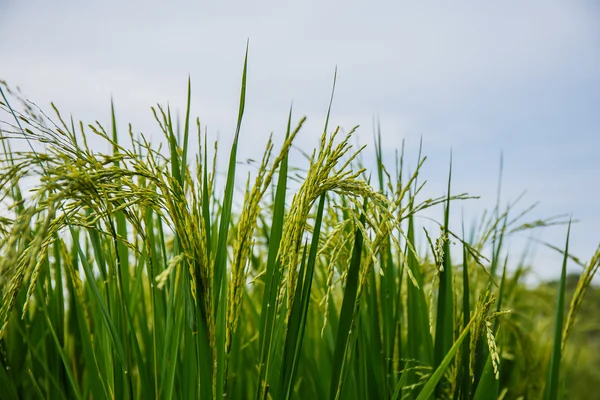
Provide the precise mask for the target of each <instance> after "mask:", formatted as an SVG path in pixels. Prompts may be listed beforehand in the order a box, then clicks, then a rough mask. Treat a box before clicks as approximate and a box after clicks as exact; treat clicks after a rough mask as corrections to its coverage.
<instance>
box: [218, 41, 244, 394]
mask: <svg viewBox="0 0 600 400" xmlns="http://www.w3.org/2000/svg"><path fill="white" fill-rule="evenodd" d="M247 71H248V47H247V46H246V55H245V57H244V70H243V72H242V88H241V93H240V107H239V112H238V120H237V126H236V129H235V136H234V138H233V144H232V146H231V154H230V157H229V169H228V171H227V181H226V184H225V195H224V197H223V202H222V204H223V208H222V210H221V220H220V224H219V233H218V235H219V236H218V241H217V249H216V253H215V263H214V286H213V287H214V292H215V293H214V303H213V304H214V308H215V313H216V315H215V317H216V330H217V340H216V342H217V343H216V344H217V359H216V360H215V361H216V374H217V376H216V388H215V390H216V391H215V397H216V398H221V397H222V395H223V386H224V384H225V371H226V363H227V360H226V358H227V355H226V354H225V353H226V349H225V330H226V324H227V320H226V315H227V313H226V309H227V305H226V299H227V279H226V278H225V275H226V273H227V238H228V236H229V224H230V220H231V207H232V203H233V190H234V184H235V167H236V164H237V147H238V139H239V136H240V130H241V127H242V117H243V116H244V108H245V105H246V74H247Z"/></svg>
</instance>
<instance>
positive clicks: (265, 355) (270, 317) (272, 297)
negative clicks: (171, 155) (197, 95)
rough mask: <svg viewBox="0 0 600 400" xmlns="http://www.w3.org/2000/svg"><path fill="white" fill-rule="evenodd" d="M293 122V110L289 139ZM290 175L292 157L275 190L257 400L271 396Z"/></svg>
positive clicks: (284, 163) (284, 165) (282, 167)
mask: <svg viewBox="0 0 600 400" xmlns="http://www.w3.org/2000/svg"><path fill="white" fill-rule="evenodd" d="M291 122H292V108H291V107H290V113H289V116H288V122H287V131H286V138H287V137H289V135H290V129H291ZM287 174H288V156H287V154H286V156H285V157H284V158H283V160H282V161H281V164H280V166H279V176H278V178H277V188H276V190H275V202H274V205H273V222H272V225H271V231H270V234H269V249H268V255H267V266H266V272H265V292H264V295H263V301H262V308H261V313H260V330H259V350H258V351H259V355H260V359H259V373H258V386H257V388H258V390H257V393H256V400H260V399H262V398H264V397H265V396H266V395H267V379H266V375H267V371H268V369H269V364H270V353H271V350H272V344H271V343H272V337H273V331H274V323H275V311H276V308H277V307H276V304H277V295H278V292H279V287H280V285H281V277H282V269H281V264H280V263H279V262H278V260H277V253H278V252H279V246H280V243H281V237H282V235H283V221H284V218H285V195H286V189H287V178H288V177H287Z"/></svg>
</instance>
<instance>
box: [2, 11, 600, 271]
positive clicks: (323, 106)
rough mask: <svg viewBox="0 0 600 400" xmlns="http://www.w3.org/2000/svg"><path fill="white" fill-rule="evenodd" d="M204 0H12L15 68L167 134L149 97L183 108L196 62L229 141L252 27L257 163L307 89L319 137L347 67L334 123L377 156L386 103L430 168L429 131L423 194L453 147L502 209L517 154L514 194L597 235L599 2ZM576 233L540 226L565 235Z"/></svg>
mask: <svg viewBox="0 0 600 400" xmlns="http://www.w3.org/2000/svg"><path fill="white" fill-rule="evenodd" d="M202 3H203V2H195V3H194V4H192V2H171V3H169V6H168V7H166V6H165V4H166V3H164V2H153V1H145V2H139V1H130V2H123V1H103V2H94V3H93V4H86V2H67V1H55V2H47V1H28V2H16V1H6V0H0V79H2V80H5V81H7V82H8V84H9V85H11V86H13V87H14V86H19V87H20V88H21V89H22V91H23V92H24V93H25V94H26V95H27V97H28V98H29V99H30V100H32V101H34V102H35V103H36V104H38V105H39V106H40V107H41V108H42V109H44V110H50V107H49V103H50V102H51V101H53V102H54V103H55V104H56V105H57V106H58V108H59V109H60V110H61V112H62V113H64V114H66V115H68V114H72V115H73V116H74V118H76V119H80V120H83V121H84V122H86V123H91V122H93V121H95V120H98V121H100V122H101V123H104V124H105V125H107V126H108V124H109V118H110V99H111V96H112V98H113V99H114V101H115V106H116V113H117V118H118V120H119V126H120V128H121V131H122V132H124V131H125V128H126V126H127V123H129V122H131V123H132V124H133V126H134V130H135V131H136V132H139V131H141V132H144V134H146V135H147V136H150V137H153V138H155V139H156V140H159V139H160V133H159V131H158V130H157V126H156V124H155V122H154V120H153V117H152V114H151V112H150V106H153V105H155V104H156V103H161V104H166V103H167V102H168V103H169V104H170V105H171V108H172V109H178V110H181V111H182V112H183V110H184V105H185V98H186V85H187V79H188V76H190V77H191V81H192V113H193V114H194V115H197V116H199V117H200V119H201V122H202V124H203V126H206V127H207V129H208V132H209V135H210V137H211V138H213V139H217V138H218V139H219V143H220V145H221V148H222V149H225V150H227V148H228V145H229V144H230V143H231V140H232V138H233V132H234V130H235V124H236V118H237V107H238V102H239V90H240V83H241V71H242V66H243V59H244V53H245V50H246V44H247V42H248V41H249V56H248V84H247V98H246V105H247V106H246V111H245V115H244V121H243V124H242V132H241V137H240V155H239V157H240V159H246V158H258V157H259V156H260V155H261V154H262V152H263V150H264V146H265V144H266V140H267V138H268V136H269V134H270V133H273V134H274V139H275V143H281V141H282V140H283V135H284V128H285V124H286V119H287V114H288V111H289V108H290V105H291V104H292V103H293V115H294V118H295V120H296V121H297V120H298V119H299V118H300V117H302V116H307V117H308V120H307V123H306V125H305V127H304V129H303V130H302V131H301V133H300V135H299V137H298V140H297V145H298V147H299V148H301V149H303V150H305V151H310V150H311V149H312V148H314V147H315V146H316V145H318V139H319V137H320V135H321V130H322V127H323V123H324V119H325V114H326V111H327V105H328V102H329V97H330V93H331V86H332V82H333V75H334V70H335V68H336V67H337V71H338V73H337V84H336V92H335V98H334V103H333V107H332V117H331V124H332V125H333V126H337V125H339V126H341V127H342V129H344V130H346V131H348V130H349V129H351V128H352V127H354V126H356V125H360V127H359V129H358V131H357V132H358V133H357V136H356V138H355V140H356V143H357V144H367V145H368V147H367V149H365V153H364V158H365V160H366V163H367V164H368V162H369V160H372V159H373V146H372V143H373V118H374V117H375V116H377V117H378V118H379V121H380V123H381V129H382V137H383V143H384V149H385V154H384V157H385V159H386V160H389V161H390V162H393V157H394V151H395V149H397V148H399V147H400V146H401V145H402V141H403V140H404V141H405V153H406V158H407V163H408V165H412V167H413V168H414V166H415V163H416V159H417V152H418V148H419V143H420V140H421V138H422V140H423V153H424V154H425V155H426V156H427V157H428V160H427V162H426V164H425V167H424V168H423V170H422V176H423V177H425V179H427V181H428V183H427V186H426V190H425V192H424V193H423V198H426V197H428V196H434V195H436V196H437V195H443V194H444V192H445V185H446V180H447V175H448V166H449V162H450V153H451V152H452V159H453V171H452V176H453V178H452V187H453V189H452V191H453V193H462V192H468V193H469V194H472V195H478V196H481V198H480V199H479V200H470V201H468V202H463V203H461V204H456V205H455V206H453V207H454V208H453V211H454V213H455V214H456V215H458V221H460V220H461V216H462V215H464V218H465V223H466V224H467V225H470V224H471V223H472V222H473V221H474V220H475V219H476V218H477V217H478V216H479V215H481V213H482V212H483V210H484V209H490V208H492V207H493V206H494V205H495V202H496V193H497V186H498V174H499V168H500V157H501V155H502V157H503V181H502V196H501V203H502V204H507V203H508V202H509V201H513V200H515V199H516V198H517V197H518V196H519V195H520V194H522V193H523V192H524V191H526V195H525V197H524V198H523V200H522V202H521V203H520V204H521V208H525V207H526V206H528V205H529V204H532V203H535V202H538V201H539V205H538V206H537V208H536V209H535V210H534V212H532V214H531V215H530V218H531V219H538V218H544V217H550V216H553V215H557V214H567V215H570V216H572V217H573V218H575V219H577V220H578V221H579V222H577V223H576V224H574V225H573V228H572V232H571V244H570V249H571V251H572V253H573V254H575V255H577V256H579V257H581V258H582V259H584V260H587V259H589V258H590V257H591V255H592V254H593V252H594V251H595V249H596V248H597V246H598V244H599V243H600V230H599V229H598V226H600V209H599V207H598V203H599V202H598V195H599V194H600V157H598V155H597V153H598V149H600V112H598V109H599V106H600V5H599V3H597V2H595V1H591V0H588V1H585V0H583V1H578V2H564V1H553V0H551V1H538V0H532V1H528V2H522V1H502V2H467V1H453V2H446V3H441V2H440V3H436V4H434V5H427V4H425V3H426V2H419V4H413V3H411V2H402V1H387V2H360V1H345V2H343V3H335V2H321V1H312V0H305V1H302V2H295V4H285V2H266V1H263V2H237V1H230V2H227V3H226V4H225V3H224V2H222V3H220V4H216V2H211V3H210V4H208V5H207V4H202ZM250 3H251V4H250ZM106 150H108V149H106ZM223 154H225V153H223ZM298 154H299V153H298ZM295 157H296V158H295V160H296V161H297V162H298V163H299V164H301V163H302V158H301V157H300V156H299V155H296V156H295ZM222 158H224V157H222ZM242 182H243V180H242ZM442 213H443V210H442V209H437V210H433V212H432V213H431V214H428V216H431V217H434V218H437V219H438V220H440V219H441V217H442ZM455 221H456V219H455ZM454 228H455V229H459V227H454ZM566 230H567V229H566V226H558V227H552V228H548V229H544V230H542V231H537V232H535V237H536V238H537V239H539V240H544V241H548V242H550V243H552V244H554V245H557V246H559V247H563V246H564V241H565V237H566ZM528 237H529V234H527V235H517V236H516V237H515V238H514V239H513V241H512V242H511V243H510V246H511V252H513V253H514V254H515V255H519V253H520V251H521V250H522V248H523V246H524V244H525V243H526V241H527V240H528ZM534 261H535V262H534V265H535V266H536V270H535V274H536V275H537V276H539V277H542V278H553V277H556V276H557V275H558V274H559V273H560V266H561V256H560V255H559V254H558V253H556V252H553V251H550V250H547V249H545V248H543V247H538V248H537V250H536V251H535V260H534ZM572 268H573V269H574V270H577V267H572Z"/></svg>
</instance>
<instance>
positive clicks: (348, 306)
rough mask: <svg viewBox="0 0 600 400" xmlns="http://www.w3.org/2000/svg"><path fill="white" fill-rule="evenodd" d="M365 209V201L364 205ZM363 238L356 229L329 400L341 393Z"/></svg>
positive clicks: (341, 311)
mask: <svg viewBox="0 0 600 400" xmlns="http://www.w3.org/2000/svg"><path fill="white" fill-rule="evenodd" d="M364 209H366V201H365V204H364ZM364 222H365V214H364V212H363V214H362V215H361V218H360V223H361V224H364ZM362 246H363V237H362V231H361V230H360V229H359V228H356V232H355V236H354V246H353V250H352V258H351V259H350V266H349V268H348V275H347V277H346V288H345V289H344V299H343V300H342V308H341V310H340V322H339V326H338V331H337V338H336V341H335V350H334V355H333V371H332V373H331V384H330V387H329V396H330V398H331V399H338V398H340V396H341V391H342V385H343V381H342V377H343V375H344V373H345V369H346V368H347V365H348V360H347V357H348V353H349V351H350V350H349V347H348V342H349V340H350V336H351V329H352V326H353V324H354V320H355V315H356V310H357V294H358V285H359V272H360V261H361V254H362Z"/></svg>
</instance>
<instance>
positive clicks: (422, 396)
mask: <svg viewBox="0 0 600 400" xmlns="http://www.w3.org/2000/svg"><path fill="white" fill-rule="evenodd" d="M473 321H475V316H473V318H471V321H470V322H469V323H468V324H467V326H466V327H465V328H464V329H463V331H462V333H461V334H460V336H459V337H458V338H457V339H456V341H455V342H454V344H453V345H452V347H451V348H450V351H448V353H447V354H446V356H445V357H444V359H443V360H442V362H441V363H440V365H438V367H437V368H436V369H435V371H434V372H433V374H432V375H431V377H430V378H429V379H428V380H427V383H426V384H425V386H424V387H423V390H421V393H419V396H418V397H417V400H428V399H430V398H431V396H432V395H433V392H434V391H435V390H436V387H437V386H438V383H439V382H440V380H441V379H442V376H443V375H444V372H446V368H448V366H449V365H450V362H451V361H452V359H453V358H454V355H455V354H456V352H457V351H458V349H459V347H460V345H461V343H462V342H463V341H464V340H465V338H466V337H467V334H468V333H469V329H470V328H471V325H472V324H473Z"/></svg>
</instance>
